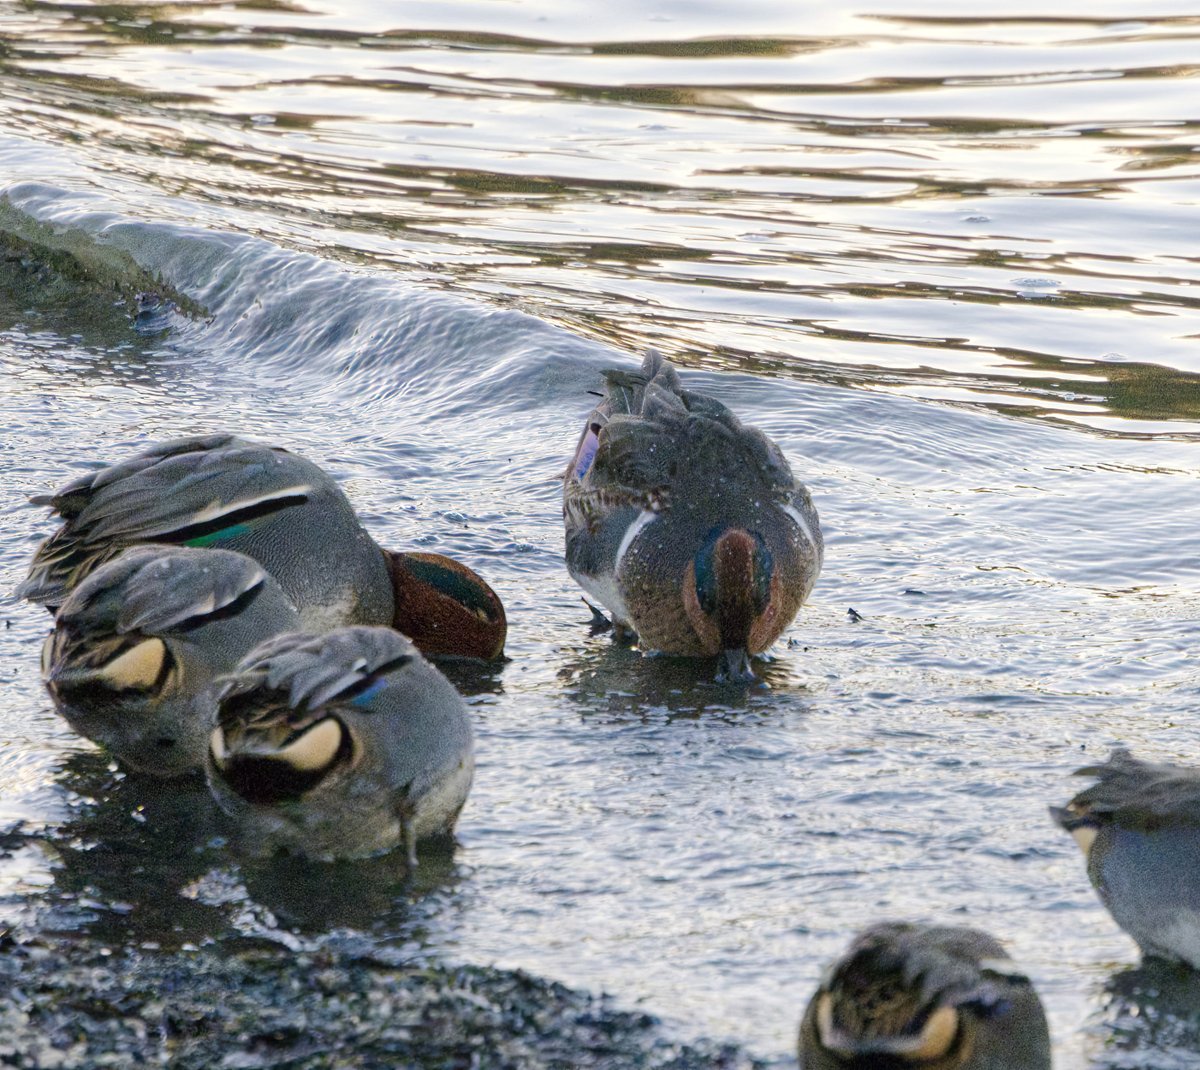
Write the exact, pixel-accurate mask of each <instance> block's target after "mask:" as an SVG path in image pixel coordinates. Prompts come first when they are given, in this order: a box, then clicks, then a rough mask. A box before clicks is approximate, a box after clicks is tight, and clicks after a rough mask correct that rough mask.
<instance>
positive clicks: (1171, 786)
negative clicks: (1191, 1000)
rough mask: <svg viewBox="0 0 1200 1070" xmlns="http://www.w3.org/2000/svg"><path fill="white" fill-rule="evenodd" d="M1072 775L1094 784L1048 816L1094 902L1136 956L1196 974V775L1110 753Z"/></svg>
mask: <svg viewBox="0 0 1200 1070" xmlns="http://www.w3.org/2000/svg"><path fill="white" fill-rule="evenodd" d="M1076 775H1077V776H1092V777H1096V783H1095V784H1093V785H1092V786H1091V787H1089V788H1085V789H1084V790H1083V791H1081V792H1079V794H1077V795H1076V796H1075V797H1074V798H1073V799H1072V800H1071V801H1070V802H1069V803H1068V804H1067V805H1066V806H1065V807H1062V808H1059V807H1051V808H1050V813H1051V815H1052V816H1053V818H1054V820H1055V821H1057V822H1058V824H1059V825H1060V826H1061V827H1062V828H1064V829H1066V830H1067V831H1068V832H1070V833H1071V834H1072V836H1073V837H1074V838H1075V840H1076V842H1077V843H1078V844H1079V846H1080V848H1081V849H1082V850H1083V853H1084V858H1085V860H1086V864H1087V872H1088V876H1089V877H1090V878H1091V881H1092V884H1093V885H1094V886H1095V888H1096V891H1097V892H1098V893H1099V895H1100V899H1101V901H1102V902H1103V903H1104V905H1105V906H1106V907H1107V908H1108V910H1109V913H1111V914H1112V916H1113V919H1114V920H1115V921H1116V923H1117V924H1118V925H1120V926H1121V928H1122V929H1124V930H1125V931H1126V932H1127V933H1128V934H1129V935H1130V936H1132V937H1133V938H1134V940H1136V941H1137V943H1138V945H1139V946H1140V947H1141V949H1142V951H1143V952H1145V953H1146V954H1148V955H1158V956H1161V957H1164V958H1169V959H1177V960H1181V961H1183V962H1186V963H1188V964H1189V965H1191V966H1192V967H1193V968H1195V969H1200V769H1191V768H1186V767H1183V766H1174V765H1159V764H1155V763H1152V762H1143V761H1139V760H1138V759H1137V758H1135V757H1133V755H1132V754H1130V753H1129V751H1127V750H1115V751H1113V753H1112V755H1111V756H1110V758H1109V759H1108V761H1107V762H1106V763H1104V764H1102V765H1090V766H1086V767H1084V768H1083V769H1079V770H1077V772H1076Z"/></svg>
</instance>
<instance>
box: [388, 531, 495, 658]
mask: <svg viewBox="0 0 1200 1070" xmlns="http://www.w3.org/2000/svg"><path fill="white" fill-rule="evenodd" d="M385 556H386V557H387V560H388V566H389V569H390V571H391V577H392V588H393V591H394V593H395V619H394V620H393V622H392V627H393V628H395V629H396V630H397V631H399V632H401V633H402V634H404V635H406V636H408V638H409V639H411V640H412V641H413V644H414V645H415V646H416V647H417V649H418V650H420V651H421V653H422V654H425V655H426V656H427V657H446V656H457V657H467V658H481V659H483V660H485V661H490V660H492V659H494V658H498V657H500V656H501V655H502V654H503V653H504V640H505V638H506V636H507V634H508V621H507V619H506V618H505V615H504V605H503V604H502V603H501V601H500V599H499V598H498V597H497V596H496V592H495V591H493V590H492V589H491V587H489V586H488V585H487V584H486V583H485V582H484V581H483V579H482V578H481V577H480V576H479V575H478V573H476V572H473V571H472V570H471V569H469V568H467V566H466V565H464V564H462V562H460V561H455V560H454V559H453V558H451V557H446V556H444V555H443V554H429V553H400V552H395V551H393V552H388V553H386V554H385Z"/></svg>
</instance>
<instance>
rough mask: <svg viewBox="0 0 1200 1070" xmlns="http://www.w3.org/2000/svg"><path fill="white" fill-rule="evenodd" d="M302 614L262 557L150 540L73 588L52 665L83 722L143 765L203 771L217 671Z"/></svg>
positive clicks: (52, 684) (48, 666)
mask: <svg viewBox="0 0 1200 1070" xmlns="http://www.w3.org/2000/svg"><path fill="white" fill-rule="evenodd" d="M299 623H300V618H299V616H298V615H297V613H296V610H295V608H294V607H293V606H292V604H291V603H290V602H289V601H288V599H287V597H286V596H285V595H284V593H283V591H282V590H281V589H280V587H279V585H278V584H277V583H276V582H275V581H274V580H273V579H272V578H271V577H270V576H269V575H267V573H266V572H265V571H264V569H263V568H262V566H260V565H258V564H257V563H256V562H254V561H252V560H251V559H250V558H248V557H246V556H245V555H243V554H238V553H233V552H230V551H226V550H208V549H188V548H185V547H171V546H139V547H134V548H132V549H129V550H127V551H125V552H124V553H123V554H121V555H120V556H119V557H117V558H116V559H115V560H113V561H110V562H108V563H107V564H105V565H102V566H101V567H100V568H98V569H97V570H96V571H95V572H93V573H92V574H91V575H90V576H88V577H87V579H85V580H84V581H83V582H82V583H80V584H79V586H78V587H76V588H75V589H74V591H72V592H71V594H70V595H68V597H67V598H66V600H65V601H64V602H63V604H62V607H61V608H60V610H59V612H58V616H57V618H56V619H55V625H54V630H53V632H52V633H51V634H50V637H49V638H48V639H47V641H46V647H45V652H44V656H43V672H44V675H45V678H46V685H47V688H48V690H49V692H50V694H51V697H52V698H53V699H54V702H55V705H56V706H57V708H58V710H59V712H60V713H62V715H63V716H64V717H65V718H66V719H67V721H68V722H69V723H70V724H71V725H72V727H74V728H75V730H76V731H78V732H80V733H81V734H82V735H85V736H87V737H88V738H89V739H92V740H94V741H95V742H97V743H100V744H102V745H104V746H105V747H107V748H108V749H109V750H110V751H112V753H113V754H114V755H115V756H116V757H117V758H118V759H120V760H121V761H122V762H123V763H125V764H126V765H128V766H130V767H131V768H134V769H138V770H140V771H143V772H148V773H154V774H157V775H161V776H176V775H179V774H182V773H186V772H189V771H193V770H199V769H202V768H203V765H204V756H205V753H206V750H207V744H208V737H209V733H210V732H211V730H212V724H213V719H214V716H215V713H216V693H215V692H216V687H215V680H216V677H217V676H218V675H220V674H223V673H226V672H228V671H229V670H230V669H232V668H233V667H234V666H235V665H236V664H237V663H238V662H239V661H240V660H241V658H242V657H243V656H244V655H245V654H246V653H247V652H248V651H249V650H251V649H252V648H253V647H254V646H256V645H257V644H258V643H259V642H261V640H262V639H263V638H264V637H265V636H269V635H272V634H274V633H276V632H279V631H285V630H292V629H295V628H296V627H298V626H299Z"/></svg>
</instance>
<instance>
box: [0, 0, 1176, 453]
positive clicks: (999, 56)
mask: <svg viewBox="0 0 1200 1070" xmlns="http://www.w3.org/2000/svg"><path fill="white" fill-rule="evenodd" d="M1035 6H1036V5H1035ZM1106 6H1107V7H1111V8H1112V10H1111V11H1106V10H1105V8H1106ZM1179 13H1180V15H1186V14H1188V12H1185V11H1183V10H1182V8H1181V9H1180V12H1179ZM959 14H960V11H959V9H958V8H957V7H956V6H955V5H952V4H947V3H943V4H933V5H922V7H921V9H920V17H913V16H912V12H911V10H910V9H909V8H908V5H906V4H902V3H899V2H897V3H884V4H880V5H872V7H871V9H870V13H869V14H867V13H861V12H860V13H855V12H852V11H841V12H839V11H835V10H833V9H831V8H828V7H826V6H820V5H805V7H804V10H802V11H801V10H797V9H796V7H795V6H794V5H790V4H782V3H778V2H773V3H755V4H749V5H741V4H739V5H737V6H736V9H730V8H729V6H728V5H721V4H694V3H688V4H686V5H682V4H671V3H662V4H657V5H654V4H652V5H648V6H646V5H639V4H633V3H629V4H619V5H615V6H612V7H608V6H606V7H605V9H604V11H602V12H600V11H588V12H587V13H586V14H584V13H583V10H582V9H581V8H578V7H577V6H575V5H565V4H564V5H560V4H554V3H544V2H543V3H534V4H495V3H465V4H439V5H438V6H437V8H436V10H435V11H431V10H429V9H425V8H422V7H421V6H420V5H416V6H413V5H402V6H400V7H389V6H388V5H377V4H347V3H338V4H327V5H325V6H323V7H322V6H320V5H316V6H314V5H305V6H304V8H303V9H302V10H297V11H287V10H280V11H274V10H254V9H251V8H247V9H242V10H238V9H234V8H230V7H229V6H228V5H217V4H202V5H195V6H188V7H186V8H174V9H160V8H155V7H153V6H147V7H145V8H144V14H143V15H142V16H141V17H136V16H134V17H131V13H130V11H129V9H126V8H122V9H120V12H119V14H118V13H117V12H115V11H111V12H110V11H109V9H106V8H103V7H97V8H95V9H88V10H87V12H86V13H80V11H79V10H78V9H66V8H62V9H56V8H54V7H53V6H46V7H45V8H40V9H38V11H37V12H36V13H35V14H30V13H28V12H26V11H24V10H22V11H21V12H20V13H18V14H16V15H15V16H13V19H12V21H11V27H12V28H11V30H10V31H9V32H10V35H11V38H12V40H13V43H14V48H13V53H12V58H11V59H9V60H8V61H7V66H6V67H5V68H4V78H5V81H6V84H10V85H11V87H12V91H11V92H7V93H6V94H5V97H6V106H5V107H4V108H3V109H0V128H3V127H4V126H7V127H8V128H10V129H12V130H13V131H14V132H16V133H20V134H22V135H23V136H28V135H30V134H32V135H34V136H37V137H41V138H45V139H49V140H53V141H61V139H63V138H64V137H67V136H69V137H71V138H72V139H73V140H75V141H76V144H75V145H74V146H73V148H72V154H73V156H74V158H75V159H76V160H77V161H78V162H79V163H81V164H85V165H86V166H87V167H90V168H94V169H96V170H97V171H98V172H100V173H101V174H103V175H104V178H103V179H101V180H100V181H101V184H102V185H105V184H107V181H108V179H109V177H110V176H112V175H113V174H114V172H120V174H121V175H122V176H123V177H125V178H134V179H136V180H140V181H144V182H149V183H150V184H152V185H153V186H154V187H156V188H158V189H159V190H160V191H165V192H168V193H173V194H182V195H184V196H186V197H187V198H188V199H189V202H190V204H192V205H194V206H195V207H193V208H191V209H190V211H192V212H195V213H197V218H198V221H200V222H203V223H206V224H208V225H212V226H218V227H223V226H227V225H230V224H232V225H234V226H236V227H239V228H241V229H253V230H255V231H258V232H260V233H264V234H265V235H266V236H269V237H273V238H274V239H276V240H279V241H281V242H283V243H285V244H291V245H300V246H303V247H307V248H321V249H323V250H326V251H327V252H330V251H333V252H336V253H337V255H341V256H344V257H351V258H354V259H363V258H365V259H366V260H368V261H373V262H376V263H382V264H385V265H387V266H388V267H389V268H391V269H393V270H401V271H403V272H405V273H406V274H409V275H410V276H411V277H414V278H416V279H418V280H422V281H426V282H434V283H436V284H438V285H448V286H451V287H454V288H459V289H463V290H467V291H470V292H474V293H476V294H481V295H483V296H485V297H487V298H488V299H490V300H497V299H499V300H511V299H517V296H516V295H520V296H519V301H520V303H521V305H522V307H527V308H530V309H531V310H534V311H536V312H538V313H540V314H541V315H543V316H545V317H547V318H550V319H554V320H557V321H559V322H563V323H566V324H568V325H570V326H573V327H575V328H576V329H583V330H589V331H594V332H598V333H600V334H601V335H602V336H604V337H606V338H611V339H616V340H619V341H620V342H621V343H622V344H624V345H629V346H636V345H637V344H640V343H645V342H654V343H656V344H659V345H661V346H663V347H665V348H667V349H668V350H669V351H670V352H673V353H679V354H682V353H687V352H689V351H691V352H693V353H696V352H701V353H702V352H710V351H713V350H720V351H722V352H724V353H726V354H728V355H730V356H731V357H732V358H734V362H735V363H736V362H737V360H738V359H740V358H741V357H742V356H744V355H749V354H770V355H771V356H773V357H777V358H780V359H781V360H782V361H783V362H784V366H785V367H786V368H787V369H788V371H789V373H790V374H796V375H800V376H802V377H808V376H816V377H824V375H826V374H828V372H829V370H830V369H831V368H842V369H845V371H846V373H847V374H849V375H851V376H857V377H858V379H859V381H868V382H883V383H884V384H887V383H888V379H887V377H886V376H884V375H882V374H881V373H880V369H884V368H888V369H894V370H902V371H904V372H905V373H906V381H905V384H904V386H905V388H906V389H912V390H915V391H916V392H917V393H918V394H920V395H921V396H925V397H929V398H933V399H946V398H947V397H948V396H949V395H948V394H947V393H946V391H953V392H954V396H955V398H962V399H963V400H966V401H969V402H977V401H980V400H985V401H986V400H988V397H989V395H990V394H992V393H993V392H994V394H995V396H994V398H992V399H991V400H993V401H994V403H996V404H998V405H1002V406H1006V407H1007V406H1008V405H1009V404H1010V399H1009V398H1008V397H1005V396H1004V395H1006V394H1007V395H1011V394H1012V393H1013V392H1014V387H1015V388H1017V389H1016V393H1017V394H1018V396H1021V397H1027V400H1028V405H1027V406H1026V411H1028V412H1035V413H1036V412H1038V411H1045V412H1051V413H1055V412H1057V413H1059V414H1060V415H1071V416H1073V417H1074V418H1077V419H1078V420H1080V421H1081V422H1084V423H1086V424H1088V425H1090V426H1094V427H1097V428H1103V429H1104V430H1108V431H1122V430H1124V429H1125V422H1126V421H1129V420H1131V419H1132V420H1154V419H1157V418H1159V417H1167V418H1169V417H1171V416H1174V417H1177V418H1181V419H1185V420H1187V419H1192V418H1194V416H1195V403H1187V404H1185V405H1184V406H1183V408H1182V409H1181V408H1179V407H1178V406H1177V405H1175V404H1173V403H1172V402H1171V399H1169V398H1167V397H1160V398H1159V403H1160V406H1161V407H1160V411H1159V412H1155V411H1154V406H1153V404H1147V403H1145V401H1144V399H1141V400H1139V402H1138V403H1136V404H1135V403H1129V402H1128V401H1126V402H1125V403H1122V404H1119V405H1117V406H1116V407H1118V408H1119V409H1120V410H1121V411H1120V412H1119V414H1117V415H1116V416H1115V417H1114V416H1113V415H1112V414H1106V413H1104V412H1100V413H1099V414H1098V415H1099V416H1100V417H1102V419H1101V420H1100V421H1099V422H1098V421H1097V420H1096V419H1095V416H1096V415H1097V413H1096V412H1095V406H1096V405H1100V406H1102V407H1103V405H1104V403H1105V402H1104V395H1105V394H1106V392H1105V391H1104V390H1103V389H1102V388H1100V389H1097V390H1095V391H1082V390H1080V385H1079V382H1078V380H1077V377H1076V376H1075V375H1073V374H1072V372H1075V373H1079V374H1080V375H1081V376H1084V377H1086V376H1089V375H1090V376H1093V377H1095V376H1101V377H1102V376H1104V375H1105V373H1106V367H1105V362H1107V361H1108V360H1109V359H1110V358H1113V359H1121V360H1126V361H1134V362H1144V363H1148V364H1159V365H1164V366H1167V367H1172V368H1178V369H1181V370H1186V371H1189V372H1193V373H1196V372H1200V358H1198V357H1197V356H1196V353H1197V349H1196V346H1195V345H1194V342H1193V336H1195V335H1197V334H1198V333H1200V316H1198V315H1197V312H1196V305H1195V301H1194V299H1193V297H1192V294H1191V290H1190V287H1191V285H1192V284H1193V283H1194V282H1195V281H1196V275H1197V273H1196V271H1195V269H1194V267H1193V264H1194V262H1195V260H1194V255H1195V254H1194V248H1193V246H1194V242H1193V240H1192V235H1193V229H1194V228H1193V227H1192V226H1191V225H1190V222H1191V218H1192V214H1193V210H1192V207H1191V205H1192V204H1193V203H1194V200H1195V176H1196V174H1197V165H1196V163H1195V161H1194V159H1193V155H1194V154H1192V153H1191V151H1190V150H1191V141H1192V140H1194V130H1193V124H1192V119H1193V115H1192V110H1193V109H1192V103H1193V96H1194V94H1193V90H1192V79H1190V78H1189V77H1188V76H1187V72H1188V70H1190V67H1189V66H1188V64H1190V63H1191V61H1192V59H1193V58H1194V54H1195V45H1196V40H1197V37H1198V36H1200V33H1198V32H1197V30H1196V28H1195V26H1194V24H1193V23H1192V22H1191V21H1188V20H1187V19H1184V18H1175V17H1172V16H1173V14H1174V13H1173V11H1172V6H1171V5H1167V7H1166V9H1165V10H1163V9H1159V8H1156V9H1155V17H1154V18H1152V19H1148V20H1145V21H1139V22H1129V21H1122V20H1121V16H1122V12H1121V11H1119V10H1118V9H1117V5H1100V6H1099V10H1096V9H1095V8H1094V6H1093V8H1089V15H1090V17H1089V18H1088V19H1077V20H1070V19H1063V20H1050V21H1038V19H1037V16H1038V15H1039V14H1040V13H1039V12H1038V11H1036V10H1032V9H1030V10H1025V9H1024V8H1022V6H1021V5H1020V4H1015V3H1010V4H1006V5H1004V6H1003V7H1000V8H998V9H996V11H995V12H994V14H995V15H996V16H997V18H994V19H992V20H990V21H989V19H988V18H987V17H986V15H985V14H983V13H979V14H977V15H976V17H974V18H970V19H962V18H960V17H959ZM1018 15H1019V16H1023V17H1025V18H1026V19H1027V21H1019V20H1017V19H1015V18H1014V16H1018ZM6 18H7V16H6ZM6 111H7V115H6V114H5V112H6ZM162 210H163V211H164V212H165V213H167V215H170V214H172V207H171V206H169V205H164V206H163V208H162ZM1030 279H1039V280H1045V281H1046V282H1049V283H1055V284H1057V285H1056V286H1049V287H1047V288H1045V289H1044V290H1043V291H1042V295H1040V296H1039V295H1038V294H1037V292H1036V291H1031V290H1030V288H1029V287H1028V286H1027V285H1025V282H1026V281H1027V280H1030ZM1061 360H1067V361H1070V362H1075V363H1074V364H1073V366H1072V367H1070V368H1065V369H1064V368H1063V367H1062V366H1061V365H1060V364H1059V363H1058V362H1059V361H1061ZM1096 362H1099V366H1098V367H1089V365H1093V364H1095V363H1096ZM944 377H949V379H950V380H951V381H944V382H939V381H938V380H939V379H943V378H944ZM1058 378H1063V379H1065V380H1069V381H1064V382H1061V383H1060V382H1057V381H1056V379H1058ZM1035 380H1036V381H1037V383H1036V385H1037V389H1030V387H1031V386H1032V385H1033V384H1034V381H1035ZM1180 387H1181V389H1186V390H1187V391H1188V392H1189V393H1190V392H1191V390H1192V389H1194V388H1192V387H1191V386H1190V384H1183V383H1181V384H1180ZM922 391H924V392H922ZM1085 393H1086V394H1088V395H1089V396H1088V397H1086V398H1084V397H1083V396H1081V395H1083V394H1085ZM1051 395H1053V397H1051ZM1097 396H1098V397H1099V398H1100V400H1096V397H1097ZM1040 402H1044V403H1045V404H1044V408H1042V407H1040V404H1039V403H1040ZM1183 429H1184V428H1175V429H1174V430H1176V431H1179V430H1183ZM1187 429H1189V430H1190V425H1189V426H1188V428H1187ZM1139 430H1141V431H1142V432H1149V433H1155V431H1156V430H1157V428H1154V429H1152V428H1151V427H1150V425H1149V424H1146V425H1144V426H1142V427H1140V428H1139Z"/></svg>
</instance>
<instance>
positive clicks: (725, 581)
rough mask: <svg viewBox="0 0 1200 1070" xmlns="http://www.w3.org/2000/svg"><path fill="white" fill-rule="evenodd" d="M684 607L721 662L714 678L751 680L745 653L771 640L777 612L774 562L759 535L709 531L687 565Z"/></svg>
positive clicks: (741, 530)
mask: <svg viewBox="0 0 1200 1070" xmlns="http://www.w3.org/2000/svg"><path fill="white" fill-rule="evenodd" d="M683 602H684V607H685V609H686V610H687V616H688V620H689V621H690V623H691V625H692V628H693V630H694V631H695V633H696V635H697V637H698V638H699V639H700V642H701V643H702V644H703V646H704V647H705V648H706V649H707V650H708V651H709V652H710V653H715V654H717V655H718V657H719V659H720V665H719V667H718V670H717V679H718V680H729V681H744V680H752V679H754V672H753V670H752V669H751V668H750V654H751V652H754V653H757V652H758V651H761V650H763V649H765V647H766V646H767V645H768V643H769V642H770V640H771V639H773V638H774V629H773V625H774V623H775V619H776V617H777V616H778V614H779V611H780V598H779V577H778V576H777V575H776V573H775V560H774V556H773V555H772V554H771V551H770V550H769V549H768V548H767V544H766V542H765V541H764V540H763V537H762V535H760V534H758V533H757V532H751V531H747V530H745V529H744V528H738V527H725V528H720V527H718V528H714V529H713V530H712V531H710V532H709V534H708V537H707V538H706V539H705V541H704V543H703V545H702V546H701V547H700V549H699V550H697V551H696V553H695V555H694V556H693V557H692V560H691V561H690V562H688V565H687V571H686V573H685V575H684V582H683ZM789 619H790V618H789ZM768 636H770V638H768Z"/></svg>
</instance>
